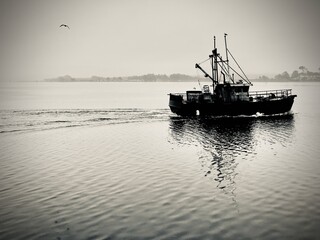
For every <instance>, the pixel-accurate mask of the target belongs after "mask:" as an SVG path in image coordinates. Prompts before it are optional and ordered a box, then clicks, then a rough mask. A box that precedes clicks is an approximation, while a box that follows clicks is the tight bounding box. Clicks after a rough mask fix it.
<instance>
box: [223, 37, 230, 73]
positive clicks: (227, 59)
mask: <svg viewBox="0 0 320 240" xmlns="http://www.w3.org/2000/svg"><path fill="white" fill-rule="evenodd" d="M227 35H228V34H226V33H225V34H224V45H225V47H226V62H227V67H228V76H229V78H230V67H229V58H228V46H227Z"/></svg>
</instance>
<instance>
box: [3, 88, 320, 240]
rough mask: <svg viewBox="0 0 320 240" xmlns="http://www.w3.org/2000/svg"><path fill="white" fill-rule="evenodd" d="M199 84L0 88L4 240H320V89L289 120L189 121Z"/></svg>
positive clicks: (302, 93)
mask: <svg viewBox="0 0 320 240" xmlns="http://www.w3.org/2000/svg"><path fill="white" fill-rule="evenodd" d="M193 87H197V84H193V83H40V82H39V83H11V84H2V85H1V86H0V100H1V101H0V109H1V110H0V119H1V120H0V152H1V155H0V216H1V217H0V239H320V228H319V226H320V174H319V173H320V157H319V156H320V148H319V147H320V146H319V140H320V126H319V119H320V108H319V104H320V96H319V94H318V93H319V90H320V84H319V83H257V84H255V86H254V88H253V89H252V90H259V89H265V90H273V89H278V88H292V89H293V93H294V94H297V95H298V97H297V98H296V99H295V103H294V105H293V108H292V112H291V114H286V115H283V116H274V117H265V116H260V117H257V116H252V117H235V118H206V119H203V118H200V117H196V118H181V117H178V116H176V115H174V114H172V113H171V112H170V110H169V109H168V106H167V105H168V96H167V94H168V93H170V92H183V91H184V90H186V89H192V88H193Z"/></svg>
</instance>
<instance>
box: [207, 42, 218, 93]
mask: <svg viewBox="0 0 320 240" xmlns="http://www.w3.org/2000/svg"><path fill="white" fill-rule="evenodd" d="M215 49H216V36H213V50H212V55H210V56H209V57H211V70H212V78H213V89H214V84H215V82H216V81H217V80H218V79H217V78H216V76H215V64H216V63H215V61H214V58H213V57H214V51H215Z"/></svg>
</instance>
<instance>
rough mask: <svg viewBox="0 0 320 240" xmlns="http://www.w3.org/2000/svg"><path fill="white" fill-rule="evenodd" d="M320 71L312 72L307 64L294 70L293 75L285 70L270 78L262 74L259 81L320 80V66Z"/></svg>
mask: <svg viewBox="0 0 320 240" xmlns="http://www.w3.org/2000/svg"><path fill="white" fill-rule="evenodd" d="M318 70H319V72H310V71H309V70H308V69H307V68H306V67H305V66H300V67H299V70H294V71H293V72H292V73H291V75H290V74H289V73H288V72H287V71H285V72H283V73H281V74H277V75H275V76H274V78H268V77H267V76H264V75H263V76H260V77H259V79H256V80H257V81H265V82H268V81H269V82H271V81H276V82H285V81H294V82H298V81H313V82H315V81H320V67H319V69H318Z"/></svg>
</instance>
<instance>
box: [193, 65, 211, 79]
mask: <svg viewBox="0 0 320 240" xmlns="http://www.w3.org/2000/svg"><path fill="white" fill-rule="evenodd" d="M195 67H196V68H199V69H200V70H201V72H203V73H204V76H205V77H208V78H210V79H211V80H212V82H213V83H215V81H214V79H213V78H212V77H211V76H210V75H209V74H208V73H207V72H206V71H205V70H203V69H202V67H200V65H199V64H198V63H196V65H195Z"/></svg>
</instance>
